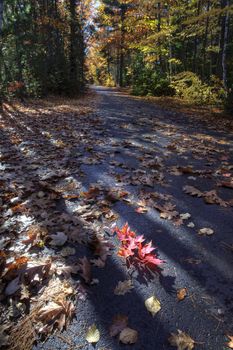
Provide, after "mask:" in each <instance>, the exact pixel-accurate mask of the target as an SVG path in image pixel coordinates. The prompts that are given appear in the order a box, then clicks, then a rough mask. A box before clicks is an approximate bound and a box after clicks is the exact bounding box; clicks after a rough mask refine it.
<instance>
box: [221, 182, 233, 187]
mask: <svg viewBox="0 0 233 350" xmlns="http://www.w3.org/2000/svg"><path fill="white" fill-rule="evenodd" d="M219 185H220V186H222V187H227V188H232V189H233V181H230V182H228V181H222V182H220V183H219Z"/></svg>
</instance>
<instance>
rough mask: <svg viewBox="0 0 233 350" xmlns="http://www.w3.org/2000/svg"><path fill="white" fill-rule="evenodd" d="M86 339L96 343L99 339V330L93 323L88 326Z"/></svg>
mask: <svg viewBox="0 0 233 350" xmlns="http://www.w3.org/2000/svg"><path fill="white" fill-rule="evenodd" d="M86 340H87V341H88V343H97V342H98V341H99V340H100V332H99V330H98V329H97V327H96V325H95V324H93V325H92V326H90V327H89V328H88V330H87V334H86Z"/></svg>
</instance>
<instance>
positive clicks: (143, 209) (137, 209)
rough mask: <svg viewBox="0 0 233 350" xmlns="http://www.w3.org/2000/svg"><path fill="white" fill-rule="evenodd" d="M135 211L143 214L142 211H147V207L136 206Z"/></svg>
mask: <svg viewBox="0 0 233 350" xmlns="http://www.w3.org/2000/svg"><path fill="white" fill-rule="evenodd" d="M135 211H136V213H138V214H143V213H147V212H148V209H147V208H145V207H139V208H136V209H135Z"/></svg>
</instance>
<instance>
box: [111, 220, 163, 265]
mask: <svg viewBox="0 0 233 350" xmlns="http://www.w3.org/2000/svg"><path fill="white" fill-rule="evenodd" d="M115 232H116V234H117V238H118V239H119V241H120V247H119V250H118V255H119V256H121V257H122V258H125V259H126V262H127V265H128V266H130V265H132V264H133V265H136V266H137V267H138V268H139V269H144V268H150V269H154V268H156V267H157V266H159V265H161V264H162V263H163V260H160V259H158V257H157V256H156V254H155V253H152V252H153V251H154V250H155V247H153V246H152V242H149V243H144V242H145V238H144V236H143V235H140V236H138V235H136V233H135V232H134V231H132V230H131V229H130V227H129V225H128V223H126V224H125V225H124V226H123V227H122V228H121V229H120V228H118V227H116V228H115Z"/></svg>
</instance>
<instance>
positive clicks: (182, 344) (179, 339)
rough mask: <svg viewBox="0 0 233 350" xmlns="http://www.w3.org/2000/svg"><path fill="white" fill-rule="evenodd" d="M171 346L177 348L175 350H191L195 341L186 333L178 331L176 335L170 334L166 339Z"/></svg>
mask: <svg viewBox="0 0 233 350" xmlns="http://www.w3.org/2000/svg"><path fill="white" fill-rule="evenodd" d="M168 341H169V343H170V344H171V345H172V346H177V350H192V349H193V348H194V344H195V341H194V340H193V339H192V338H191V337H190V336H189V335H188V334H186V333H184V332H182V331H180V330H179V329H178V333H177V334H175V333H171V336H170V338H169V339H168Z"/></svg>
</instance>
